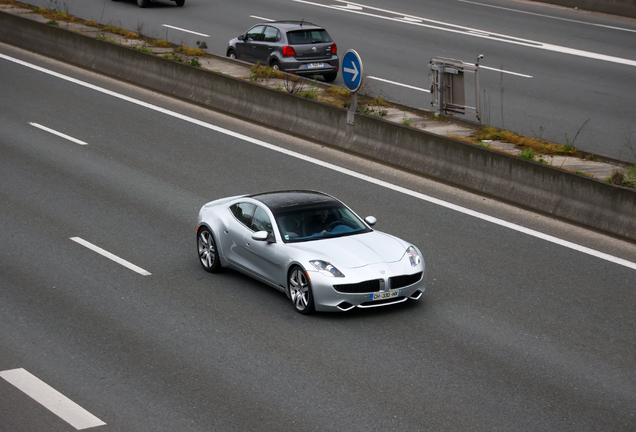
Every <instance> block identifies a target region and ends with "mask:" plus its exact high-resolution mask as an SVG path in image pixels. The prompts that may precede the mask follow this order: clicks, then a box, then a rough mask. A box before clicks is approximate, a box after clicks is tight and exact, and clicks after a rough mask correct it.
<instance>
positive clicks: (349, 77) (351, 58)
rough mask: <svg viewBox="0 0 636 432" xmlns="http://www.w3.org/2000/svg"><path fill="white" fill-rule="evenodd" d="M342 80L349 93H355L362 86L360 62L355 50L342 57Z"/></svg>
mask: <svg viewBox="0 0 636 432" xmlns="http://www.w3.org/2000/svg"><path fill="white" fill-rule="evenodd" d="M342 79H343V80H344V83H345V85H346V86H347V88H348V89H349V90H350V91H351V92H354V93H355V92H357V91H358V89H359V88H360V85H361V84H362V60H360V56H359V55H358V53H357V52H355V50H352V49H351V50H349V51H347V52H346V53H345V55H344V57H342Z"/></svg>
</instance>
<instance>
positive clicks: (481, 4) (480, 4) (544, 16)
mask: <svg viewBox="0 0 636 432" xmlns="http://www.w3.org/2000/svg"><path fill="white" fill-rule="evenodd" d="M457 1H460V2H462V3H470V4H474V5H478V6H485V7H489V8H495V9H503V10H506V11H510V12H517V13H522V14H526V15H534V16H539V17H543V18H551V19H555V20H560V21H568V22H573V23H577V24H585V25H591V26H595V27H603V28H608V29H612V30H621V31H626V32H632V33H636V30H632V29H628V28H623V27H614V26H609V25H605V24H596V23H591V22H587V21H579V20H573V19H569V18H561V17H557V16H552V15H545V14H540V13H536V12H528V11H522V10H518V9H511V8H507V7H502V6H494V5H489V4H484V3H477V2H474V1H468V0H457Z"/></svg>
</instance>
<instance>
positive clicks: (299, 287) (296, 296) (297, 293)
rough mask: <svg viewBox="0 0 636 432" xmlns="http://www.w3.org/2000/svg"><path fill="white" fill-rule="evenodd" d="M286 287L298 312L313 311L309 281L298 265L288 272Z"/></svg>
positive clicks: (308, 312)
mask: <svg viewBox="0 0 636 432" xmlns="http://www.w3.org/2000/svg"><path fill="white" fill-rule="evenodd" d="M287 288H288V289H289V297H290V298H291V301H292V303H293V304H294V307H295V308H296V310H297V311H298V312H300V313H301V314H305V315H306V314H310V313H312V312H313V311H314V296H313V294H312V292H311V282H309V278H308V277H307V274H306V273H305V271H304V270H303V269H301V268H300V267H298V266H296V267H294V268H292V270H291V272H289V281H288V282H287Z"/></svg>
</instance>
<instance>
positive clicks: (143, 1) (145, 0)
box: [137, 0, 148, 8]
mask: <svg viewBox="0 0 636 432" xmlns="http://www.w3.org/2000/svg"><path fill="white" fill-rule="evenodd" d="M137 5H139V7H140V8H145V7H146V6H148V0H137Z"/></svg>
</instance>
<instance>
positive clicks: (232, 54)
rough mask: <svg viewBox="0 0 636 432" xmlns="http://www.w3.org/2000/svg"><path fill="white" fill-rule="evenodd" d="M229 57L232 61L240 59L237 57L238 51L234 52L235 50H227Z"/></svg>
mask: <svg viewBox="0 0 636 432" xmlns="http://www.w3.org/2000/svg"><path fill="white" fill-rule="evenodd" d="M227 56H228V57H229V58H232V59H238V56H237V55H236V51H234V50H233V49H229V50H227Z"/></svg>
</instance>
